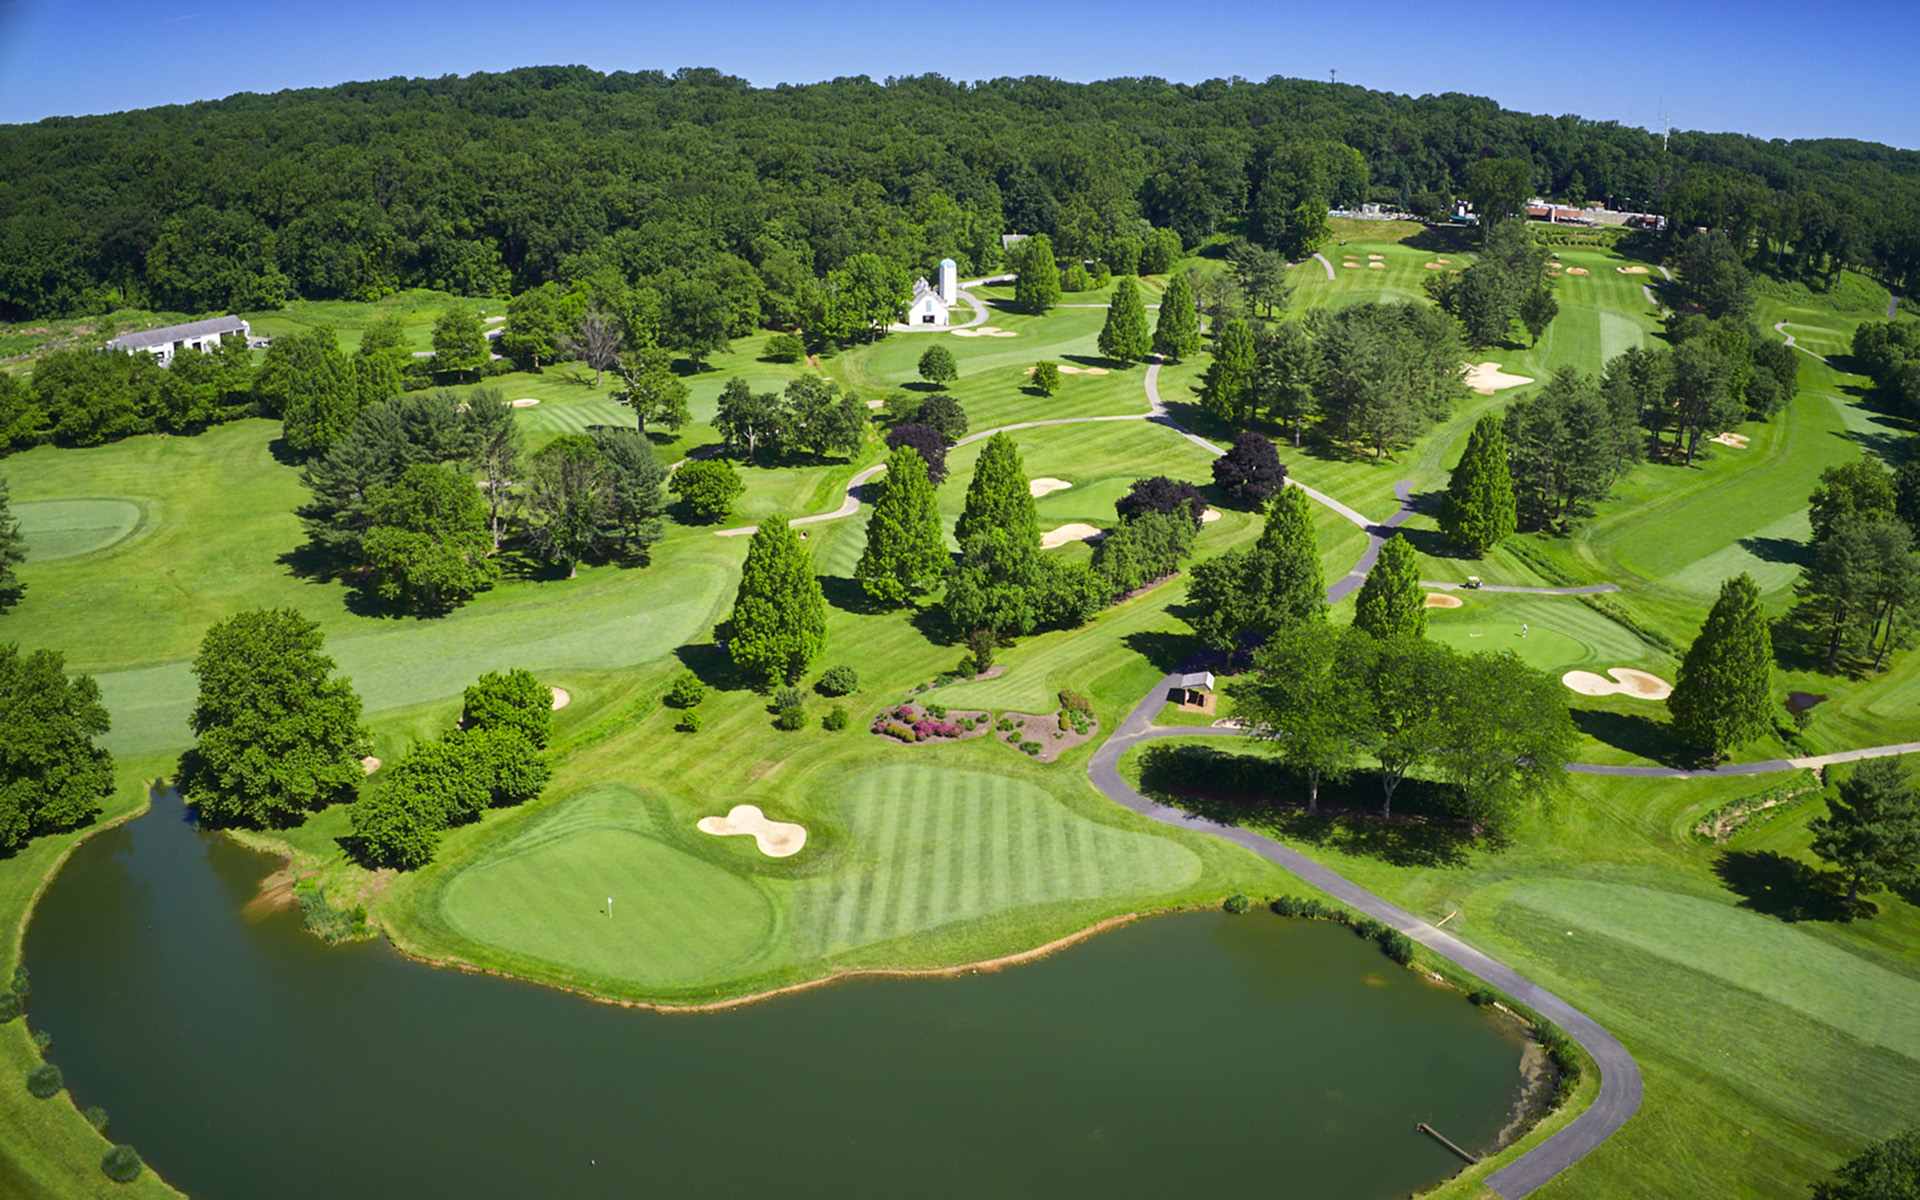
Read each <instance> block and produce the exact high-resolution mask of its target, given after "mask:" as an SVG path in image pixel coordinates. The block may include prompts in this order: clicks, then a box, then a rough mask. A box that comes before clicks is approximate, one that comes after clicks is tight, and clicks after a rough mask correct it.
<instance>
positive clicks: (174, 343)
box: [107, 316, 253, 367]
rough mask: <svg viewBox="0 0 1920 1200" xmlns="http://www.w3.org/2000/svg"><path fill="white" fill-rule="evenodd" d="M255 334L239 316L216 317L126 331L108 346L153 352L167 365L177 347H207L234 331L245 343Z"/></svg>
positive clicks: (124, 350) (119, 351) (121, 350)
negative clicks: (130, 331)
mask: <svg viewBox="0 0 1920 1200" xmlns="http://www.w3.org/2000/svg"><path fill="white" fill-rule="evenodd" d="M252 333H253V329H252V327H251V326H249V325H248V324H247V323H246V322H245V321H242V320H241V319H240V318H239V317H232V316H228V317H213V318H210V319H208V320H205V321H190V322H188V323H187V324H185V325H163V326H161V327H160V328H159V329H141V330H138V331H136V332H133V333H123V334H121V335H120V336H119V337H117V338H114V339H113V340H112V341H110V342H108V343H107V349H108V350H111V351H112V352H114V353H115V354H151V355H153V356H154V357H155V358H158V359H159V360H160V365H161V366H163V367H164V366H166V365H167V364H169V363H171V362H172V361H173V355H174V352H175V351H176V350H185V349H188V348H191V349H194V350H208V349H211V348H213V347H214V346H218V345H219V344H220V343H221V342H222V341H223V340H225V339H226V338H228V337H230V336H232V335H234V334H238V335H239V336H240V340H241V342H242V343H243V344H244V343H246V342H247V341H249V339H250V338H251V336H252Z"/></svg>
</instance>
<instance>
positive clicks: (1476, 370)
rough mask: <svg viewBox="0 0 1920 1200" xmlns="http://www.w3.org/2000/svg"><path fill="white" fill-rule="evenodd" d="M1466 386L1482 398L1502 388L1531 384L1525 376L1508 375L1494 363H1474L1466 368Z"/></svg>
mask: <svg viewBox="0 0 1920 1200" xmlns="http://www.w3.org/2000/svg"><path fill="white" fill-rule="evenodd" d="M1466 378H1467V386H1468V387H1470V388H1472V389H1473V390H1474V391H1476V392H1479V393H1480V394H1481V395H1482V396H1491V395H1493V394H1494V393H1495V392H1497V391H1500V390H1501V389H1503V388H1511V387H1520V386H1522V385H1524V384H1529V383H1532V382H1533V380H1531V379H1529V378H1527V377H1526V376H1525V375H1509V374H1507V373H1506V372H1505V371H1502V370H1501V369H1500V364H1499V363H1496V362H1483V363H1475V364H1473V365H1472V366H1470V367H1468V368H1467V375H1466Z"/></svg>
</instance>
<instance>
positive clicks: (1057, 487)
mask: <svg viewBox="0 0 1920 1200" xmlns="http://www.w3.org/2000/svg"><path fill="white" fill-rule="evenodd" d="M1072 486H1073V485H1072V484H1070V483H1068V482H1067V481H1066V480H1064V479H1055V478H1053V477H1052V476H1051V475H1042V476H1041V477H1040V478H1038V479H1036V480H1034V481H1033V482H1032V483H1029V484H1028V485H1027V491H1028V492H1029V493H1030V494H1031V495H1032V496H1033V498H1034V499H1035V500H1038V499H1039V498H1040V497H1042V496H1045V495H1047V494H1048V493H1050V492H1064V491H1066V490H1067V489H1068V488H1070V487H1072Z"/></svg>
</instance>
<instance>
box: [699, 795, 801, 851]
mask: <svg viewBox="0 0 1920 1200" xmlns="http://www.w3.org/2000/svg"><path fill="white" fill-rule="evenodd" d="M697 828H698V829H699V830H700V832H701V833H711V834H713V835H714V836H716V837H725V836H726V835H728V834H731V833H750V834H752V835H753V840H754V841H755V842H756V843H758V844H759V846H760V853H762V854H764V855H766V856H767V857H768V858H786V857H788V856H790V855H794V854H798V853H800V847H802V846H804V845H806V844H807V829H806V826H804V825H795V824H794V823H793V822H791V821H769V820H767V814H765V813H763V812H761V811H760V806H759V805H757V804H736V805H734V806H733V808H732V809H731V810H729V811H728V813H727V815H726V816H724V817H701V818H700V823H699V825H698V826H697Z"/></svg>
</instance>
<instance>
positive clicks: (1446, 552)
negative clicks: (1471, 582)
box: [1393, 497, 1480, 562]
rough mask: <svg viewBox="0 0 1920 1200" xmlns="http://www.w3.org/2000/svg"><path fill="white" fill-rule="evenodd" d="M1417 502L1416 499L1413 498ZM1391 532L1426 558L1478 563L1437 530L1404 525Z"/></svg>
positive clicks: (1476, 559) (1467, 552)
mask: <svg viewBox="0 0 1920 1200" xmlns="http://www.w3.org/2000/svg"><path fill="white" fill-rule="evenodd" d="M1415 499H1416V500H1418V497H1416V498H1415ZM1393 532H1395V533H1397V534H1399V535H1400V536H1401V537H1403V538H1405V539H1407V541H1409V542H1411V543H1413V548H1414V549H1415V550H1417V551H1419V552H1420V553H1421V554H1424V555H1426V556H1427V557H1428V558H1440V559H1449V560H1452V561H1455V562H1479V561H1480V560H1479V559H1478V558H1475V557H1474V556H1473V554H1472V553H1471V552H1469V551H1466V550H1462V549H1461V548H1460V547H1458V546H1456V545H1454V544H1453V543H1452V542H1450V541H1448V540H1447V535H1446V534H1444V533H1441V532H1440V531H1439V530H1438V529H1410V528H1408V527H1407V526H1405V525H1402V526H1400V527H1399V528H1397V529H1395V530H1394V531H1393Z"/></svg>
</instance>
